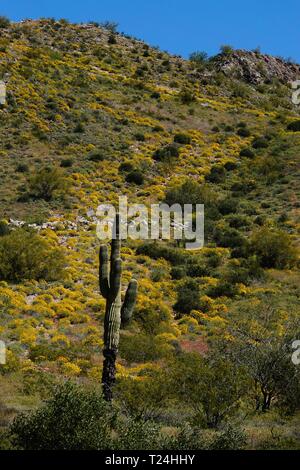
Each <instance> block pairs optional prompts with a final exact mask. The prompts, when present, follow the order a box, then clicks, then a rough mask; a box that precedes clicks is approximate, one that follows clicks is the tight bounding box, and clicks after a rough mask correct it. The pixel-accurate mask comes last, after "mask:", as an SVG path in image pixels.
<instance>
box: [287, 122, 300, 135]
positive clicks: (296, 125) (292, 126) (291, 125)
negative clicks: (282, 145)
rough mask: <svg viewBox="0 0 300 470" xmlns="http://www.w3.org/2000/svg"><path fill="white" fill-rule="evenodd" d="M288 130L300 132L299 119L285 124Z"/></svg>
mask: <svg viewBox="0 0 300 470" xmlns="http://www.w3.org/2000/svg"><path fill="white" fill-rule="evenodd" d="M287 130H288V131H293V132H300V120H299V119H298V120H297V121H292V122H290V123H289V124H288V126H287Z"/></svg>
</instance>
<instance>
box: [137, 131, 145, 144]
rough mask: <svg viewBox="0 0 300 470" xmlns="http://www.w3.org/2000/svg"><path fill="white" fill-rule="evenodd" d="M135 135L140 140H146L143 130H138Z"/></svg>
mask: <svg viewBox="0 0 300 470" xmlns="http://www.w3.org/2000/svg"><path fill="white" fill-rule="evenodd" d="M134 137H135V139H136V140H137V141H138V142H145V140H146V137H145V134H143V133H142V132H137V133H136V134H134Z"/></svg>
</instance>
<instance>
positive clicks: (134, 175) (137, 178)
mask: <svg viewBox="0 0 300 470" xmlns="http://www.w3.org/2000/svg"><path fill="white" fill-rule="evenodd" d="M125 179H126V181H127V183H134V184H137V185H139V186H140V185H142V184H143V183H144V175H143V173H142V172H141V171H140V170H133V171H131V172H130V173H128V175H126V178H125Z"/></svg>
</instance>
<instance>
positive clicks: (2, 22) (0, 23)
mask: <svg viewBox="0 0 300 470" xmlns="http://www.w3.org/2000/svg"><path fill="white" fill-rule="evenodd" d="M9 25H10V20H9V19H8V18H6V16H0V29H1V28H8V26H9Z"/></svg>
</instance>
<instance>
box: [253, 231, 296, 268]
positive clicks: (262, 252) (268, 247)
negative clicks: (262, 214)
mask: <svg viewBox="0 0 300 470" xmlns="http://www.w3.org/2000/svg"><path fill="white" fill-rule="evenodd" d="M250 245H251V250H252V252H253V254H255V255H256V256H257V257H258V259H259V261H260V264H261V266H262V267H264V268H278V269H284V268H286V267H292V266H293V265H294V264H295V263H296V261H297V253H296V248H295V247H293V245H292V242H291V238H290V236H289V235H288V234H287V233H286V232H283V231H282V230H271V229H269V228H267V227H263V228H261V229H259V230H257V231H256V232H255V233H254V234H253V235H252V238H251V240H250Z"/></svg>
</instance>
